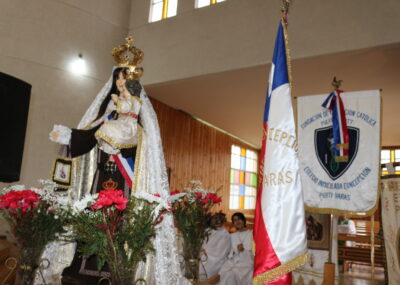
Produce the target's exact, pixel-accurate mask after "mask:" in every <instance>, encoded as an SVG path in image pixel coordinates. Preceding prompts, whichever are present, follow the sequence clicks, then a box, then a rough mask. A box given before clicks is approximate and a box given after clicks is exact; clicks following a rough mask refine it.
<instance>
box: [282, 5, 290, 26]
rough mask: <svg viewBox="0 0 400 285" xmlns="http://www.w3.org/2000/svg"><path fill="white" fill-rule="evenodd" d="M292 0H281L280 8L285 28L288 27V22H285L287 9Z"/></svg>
mask: <svg viewBox="0 0 400 285" xmlns="http://www.w3.org/2000/svg"><path fill="white" fill-rule="evenodd" d="M291 1H292V0H282V8H281V12H282V16H281V18H282V20H283V22H284V23H285V26H287V25H288V21H287V16H288V13H289V7H290V3H291Z"/></svg>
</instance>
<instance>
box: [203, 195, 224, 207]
mask: <svg viewBox="0 0 400 285" xmlns="http://www.w3.org/2000/svg"><path fill="white" fill-rule="evenodd" d="M206 199H209V200H211V201H212V202H213V203H214V204H219V203H221V202H222V200H221V198H219V197H218V196H217V195H215V194H214V193H207V195H206Z"/></svg>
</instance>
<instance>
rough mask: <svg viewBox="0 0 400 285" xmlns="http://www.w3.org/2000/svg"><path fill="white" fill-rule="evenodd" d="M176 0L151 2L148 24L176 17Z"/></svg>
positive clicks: (152, 0) (154, 0)
mask: <svg viewBox="0 0 400 285" xmlns="http://www.w3.org/2000/svg"><path fill="white" fill-rule="evenodd" d="M177 8H178V0H151V6H150V16H149V22H157V21H160V20H162V19H166V18H169V17H173V16H176V10H177Z"/></svg>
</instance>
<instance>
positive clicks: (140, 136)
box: [131, 125, 143, 194]
mask: <svg viewBox="0 0 400 285" xmlns="http://www.w3.org/2000/svg"><path fill="white" fill-rule="evenodd" d="M142 141H143V128H142V127H141V126H140V125H138V144H137V148H136V157H135V171H134V173H133V180H132V189H131V194H132V193H134V192H136V189H137V185H138V179H139V172H140V163H141V159H140V157H141V152H142V143H143V142H142Z"/></svg>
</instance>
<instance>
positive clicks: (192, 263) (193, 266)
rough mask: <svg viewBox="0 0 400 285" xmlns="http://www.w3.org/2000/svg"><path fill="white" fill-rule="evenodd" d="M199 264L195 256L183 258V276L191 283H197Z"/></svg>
mask: <svg viewBox="0 0 400 285" xmlns="http://www.w3.org/2000/svg"><path fill="white" fill-rule="evenodd" d="M199 264H200V260H199V259H197V258H185V277H186V278H187V279H188V280H189V282H190V283H192V284H198V283H199Z"/></svg>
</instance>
